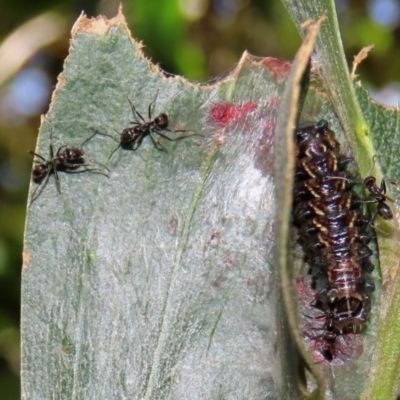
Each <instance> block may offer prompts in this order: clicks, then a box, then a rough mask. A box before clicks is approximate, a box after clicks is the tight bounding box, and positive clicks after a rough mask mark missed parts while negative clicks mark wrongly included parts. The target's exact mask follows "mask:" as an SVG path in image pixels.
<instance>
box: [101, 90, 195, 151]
mask: <svg viewBox="0 0 400 400" xmlns="http://www.w3.org/2000/svg"><path fill="white" fill-rule="evenodd" d="M157 95H158V90H157V93H156V95H155V97H154V100H153V101H152V102H151V103H150V104H149V107H148V118H149V120H148V121H146V120H145V119H144V118H143V116H142V114H140V112H139V111H137V110H136V107H135V106H134V105H133V103H132V102H131V100H130V99H128V101H129V104H130V105H131V109H132V114H133V118H134V119H135V120H134V121H130V123H131V124H133V125H134V126H133V127H130V128H125V129H124V130H123V131H122V132H121V133H119V132H118V131H116V132H117V133H118V135H119V136H120V140H119V145H118V146H117V148H116V149H115V150H113V152H112V153H111V154H110V156H109V157H108V158H109V159H110V158H111V157H112V155H113V154H114V153H115V152H116V151H117V150H118V149H119V148H120V147H121V148H123V149H125V150H132V151H135V150H137V149H138V148H139V147H140V145H141V144H142V141H143V139H144V138H145V137H146V136H150V138H151V140H152V142H153V144H154V146H155V148H156V149H157V150H159V151H166V149H165V148H164V147H163V145H162V144H161V143H160V142H158V140H157V139H155V138H154V136H153V134H156V135H158V136H161V137H162V138H164V139H166V140H169V141H170V142H174V141H176V140H181V139H185V138H188V137H191V136H203V135H201V134H198V133H194V134H192V135H187V136H181V137H178V138H174V139H172V138H170V137H168V136H167V135H165V134H164V133H162V132H163V131H166V132H173V133H178V132H187V131H186V130H170V129H168V124H169V119H168V115H167V114H165V113H161V114H159V115H158V116H157V117H155V118H154V119H152V112H153V107H154V105H155V102H156V100H157ZM97 133H99V134H100V135H105V136H109V137H112V136H111V135H108V134H105V133H101V132H97Z"/></svg>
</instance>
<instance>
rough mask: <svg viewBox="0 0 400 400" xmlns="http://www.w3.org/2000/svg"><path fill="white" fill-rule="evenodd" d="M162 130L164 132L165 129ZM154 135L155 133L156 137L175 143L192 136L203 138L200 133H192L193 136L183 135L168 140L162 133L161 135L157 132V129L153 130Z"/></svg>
mask: <svg viewBox="0 0 400 400" xmlns="http://www.w3.org/2000/svg"><path fill="white" fill-rule="evenodd" d="M164 130H166V129H164ZM168 132H180V131H168ZM184 132H187V131H184ZM154 133H156V134H157V135H159V136H161V137H162V138H164V139H167V140H169V141H170V142H176V141H177V140H181V139H186V138H190V137H192V136H201V137H204V135H202V134H201V133H193V134H191V135H184V136H179V137H177V138H170V137H169V136H167V135H164V134H163V133H161V132H160V131H159V130H157V129H154Z"/></svg>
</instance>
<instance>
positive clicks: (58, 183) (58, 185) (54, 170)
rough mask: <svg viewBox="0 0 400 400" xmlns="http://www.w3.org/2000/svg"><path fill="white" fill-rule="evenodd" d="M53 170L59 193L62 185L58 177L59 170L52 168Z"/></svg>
mask: <svg viewBox="0 0 400 400" xmlns="http://www.w3.org/2000/svg"><path fill="white" fill-rule="evenodd" d="M52 170H53V172H54V179H55V181H56V187H57V191H58V193H60V194H61V187H60V178H59V177H58V172H57V169H56V168H54V167H53V168H52Z"/></svg>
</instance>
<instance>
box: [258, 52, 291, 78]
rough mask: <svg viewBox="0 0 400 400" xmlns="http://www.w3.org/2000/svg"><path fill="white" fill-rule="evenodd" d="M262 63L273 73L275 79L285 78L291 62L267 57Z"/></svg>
mask: <svg viewBox="0 0 400 400" xmlns="http://www.w3.org/2000/svg"><path fill="white" fill-rule="evenodd" d="M263 64H264V65H265V66H266V67H267V68H268V69H269V70H270V71H271V72H272V73H273V74H274V77H275V79H285V78H286V77H287V76H288V75H289V72H290V70H291V68H292V64H291V63H289V62H287V61H282V60H278V59H277V58H272V57H267V58H265V59H264V61H263Z"/></svg>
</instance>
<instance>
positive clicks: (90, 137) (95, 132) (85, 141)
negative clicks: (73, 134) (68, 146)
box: [80, 130, 100, 148]
mask: <svg viewBox="0 0 400 400" xmlns="http://www.w3.org/2000/svg"><path fill="white" fill-rule="evenodd" d="M97 133H100V132H97V131H96V130H95V131H94V133H93V135H91V136H89V137H88V138H87V139H85V140H84V141H83V142H82V143H81V146H80V148H82V147H83V145H84V144H85V143H87V142H88V141H89V140H90V139H93V138H94V137H95V136H96V135H97Z"/></svg>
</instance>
